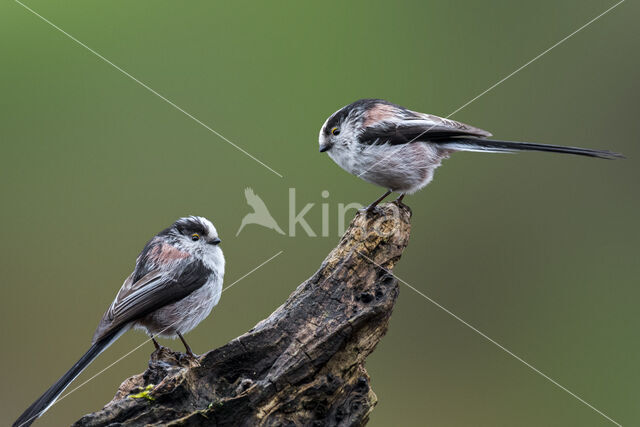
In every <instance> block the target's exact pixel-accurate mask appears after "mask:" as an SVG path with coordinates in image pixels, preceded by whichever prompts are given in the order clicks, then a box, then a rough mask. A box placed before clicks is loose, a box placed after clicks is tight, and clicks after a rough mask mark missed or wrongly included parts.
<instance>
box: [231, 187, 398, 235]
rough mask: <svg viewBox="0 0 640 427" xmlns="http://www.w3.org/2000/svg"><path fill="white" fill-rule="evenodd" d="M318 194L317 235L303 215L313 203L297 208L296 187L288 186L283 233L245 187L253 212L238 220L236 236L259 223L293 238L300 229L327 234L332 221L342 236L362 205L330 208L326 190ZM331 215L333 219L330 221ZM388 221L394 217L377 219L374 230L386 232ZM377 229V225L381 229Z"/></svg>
mask: <svg viewBox="0 0 640 427" xmlns="http://www.w3.org/2000/svg"><path fill="white" fill-rule="evenodd" d="M320 195H321V197H322V199H324V201H323V202H321V203H320V214H321V215H320V216H321V224H320V227H319V228H320V233H319V234H318V233H316V230H317V229H318V227H317V225H316V227H315V228H314V227H312V226H311V224H309V221H307V218H306V215H307V214H309V212H311V211H312V210H313V209H314V207H315V206H316V203H314V202H311V203H307V204H306V205H304V206H302V207H301V209H299V210H298V206H297V201H296V189H295V188H289V210H288V211H289V219H288V229H287V232H286V233H285V232H284V231H283V230H282V228H280V226H279V225H278V222H277V221H276V219H275V218H274V217H273V216H272V215H271V213H270V212H269V209H268V208H267V204H266V203H265V202H264V201H263V200H262V198H260V196H258V195H257V194H256V193H255V192H254V191H253V190H252V189H251V188H246V189H245V190H244V196H245V198H246V199H247V204H248V205H249V206H250V207H251V208H252V209H253V212H251V213H248V214H247V215H245V216H244V218H242V222H241V223H240V228H238V231H237V232H236V236H238V235H239V234H240V232H241V231H242V230H244V229H245V227H246V226H248V225H260V226H262V227H266V228H269V229H271V230H274V231H275V232H277V233H279V234H282V235H287V236H289V237H296V233H297V232H298V231H300V230H302V231H303V232H304V233H306V235H307V236H308V237H318V236H321V237H328V236H329V235H330V228H331V227H330V226H332V224H335V226H333V227H335V229H336V234H335V235H336V236H342V235H343V234H344V232H345V230H346V227H347V225H348V224H349V222H350V221H351V219H352V215H353V214H354V211H356V210H360V209H362V208H363V205H362V204H360V203H357V202H352V203H346V204H345V203H338V204H337V205H336V208H334V209H332V207H331V204H330V203H329V202H328V201H326V200H327V199H328V198H329V192H328V191H326V190H324V191H322V193H320ZM316 210H317V208H316ZM334 215H336V216H334ZM397 215H399V211H397V210H395V209H394V211H393V213H392V214H391V217H396V216H397ZM334 218H335V222H333V221H334ZM389 220H394V218H389V217H388V215H387V216H385V217H382V218H380V219H379V221H377V222H376V225H375V227H376V230H375V231H376V232H377V233H378V234H379V235H385V234H387V233H388V232H389V231H388V227H387V226H385V224H389V222H388V221H389ZM378 228H380V230H379V229H378ZM385 230H386V231H385Z"/></svg>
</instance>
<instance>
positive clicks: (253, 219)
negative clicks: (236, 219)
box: [236, 187, 284, 236]
mask: <svg viewBox="0 0 640 427" xmlns="http://www.w3.org/2000/svg"><path fill="white" fill-rule="evenodd" d="M244 197H245V198H246V199H247V204H248V205H249V206H251V208H252V209H253V212H251V213H248V214H246V215H245V216H244V218H242V222H241V223H240V228H238V231H237V232H236V236H238V234H240V232H241V231H242V229H243V228H244V227H245V226H246V225H249V224H257V225H261V226H263V227H267V228H270V229H271V230H275V231H277V232H278V233H280V234H284V231H282V229H281V228H280V226H279V225H278V223H277V222H276V220H275V219H274V218H273V216H272V215H271V213H270V212H269V209H267V205H266V204H265V203H264V201H263V200H262V199H261V198H260V196H258V195H257V194H256V193H254V192H253V190H252V189H251V188H250V187H247V188H245V190H244Z"/></svg>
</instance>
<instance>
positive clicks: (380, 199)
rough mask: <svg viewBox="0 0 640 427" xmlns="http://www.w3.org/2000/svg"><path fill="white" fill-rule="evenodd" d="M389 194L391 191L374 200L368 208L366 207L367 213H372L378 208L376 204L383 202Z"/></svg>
mask: <svg viewBox="0 0 640 427" xmlns="http://www.w3.org/2000/svg"><path fill="white" fill-rule="evenodd" d="M389 194H391V190H389V191H387V192H386V193H384V194H383V195H382V196H381V197H380V198H379V199H378V200H376V201H375V202H373V203H371V204H370V205H369V206H367V210H368V211H372V210H373V209H374V208H375V207H376V206H378V203H380V202H381V201H383V200H384V199H385V198H386V197H387V196H388V195H389Z"/></svg>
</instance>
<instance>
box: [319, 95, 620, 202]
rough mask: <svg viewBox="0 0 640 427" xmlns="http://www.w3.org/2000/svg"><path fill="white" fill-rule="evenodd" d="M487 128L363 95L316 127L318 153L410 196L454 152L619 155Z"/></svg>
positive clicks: (611, 156) (425, 182)
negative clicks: (505, 137) (511, 137)
mask: <svg viewBox="0 0 640 427" xmlns="http://www.w3.org/2000/svg"><path fill="white" fill-rule="evenodd" d="M490 136H491V134H490V133H489V132H487V131H485V130H482V129H478V128H475V127H473V126H469V125H466V124H464V123H460V122H456V121H454V120H449V119H445V118H442V117H438V116H434V115H431V114H425V113H418V112H416V111H411V110H408V109H406V108H404V107H401V106H399V105H396V104H392V103H391V102H388V101H385V100H383V99H361V100H359V101H356V102H354V103H352V104H349V105H347V106H346V107H343V108H341V109H340V110H338V111H336V112H335V113H333V114H332V115H331V116H330V117H329V118H328V119H327V121H326V122H324V124H323V125H322V128H321V129H320V136H319V143H320V152H321V153H324V152H327V153H328V154H329V157H331V158H332V159H333V161H334V162H336V163H337V164H338V165H339V166H340V167H341V168H343V169H344V170H346V171H347V172H350V173H352V174H354V175H357V176H358V177H359V178H362V179H364V180H365V181H367V182H370V183H372V184H376V185H379V186H381V187H384V188H386V189H388V191H387V192H386V193H384V194H383V195H382V197H380V198H379V199H378V200H376V201H374V202H373V203H371V204H370V205H369V207H368V209H373V208H375V206H376V205H377V204H378V203H380V202H381V201H382V200H384V198H385V197H387V196H388V195H389V194H390V193H391V192H392V191H395V192H398V193H400V196H399V197H398V199H397V201H398V202H402V198H403V197H404V195H405V194H413V193H415V192H416V191H418V190H420V189H421V188H423V187H424V186H426V185H427V184H429V183H430V182H431V180H432V179H433V173H434V171H435V169H436V168H437V167H438V166H440V163H441V162H442V160H443V159H446V158H448V157H449V155H450V154H451V153H455V152H457V151H478V152H483V153H509V152H515V151H548V152H552V153H566V154H578V155H581V156H590V157H600V158H603V159H614V158H621V157H623V156H622V155H620V154H618V153H612V152H610V151H600V150H589V149H585V148H577V147H563V146H559V145H545V144H535V143H530V142H512V141H497V140H493V139H487V138H488V137H490Z"/></svg>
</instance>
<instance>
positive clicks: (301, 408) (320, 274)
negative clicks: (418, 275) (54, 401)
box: [74, 203, 411, 426]
mask: <svg viewBox="0 0 640 427" xmlns="http://www.w3.org/2000/svg"><path fill="white" fill-rule="evenodd" d="M410 217H411V211H410V209H409V208H408V207H406V206H404V205H400V206H398V205H396V204H394V203H387V204H385V205H382V206H380V207H379V209H378V210H376V211H375V212H373V213H364V212H358V214H357V215H356V217H355V218H354V220H353V221H352V222H351V224H350V226H349V229H348V230H347V231H346V233H345V234H344V236H343V237H342V239H341V240H340V243H339V244H338V246H337V247H336V248H334V249H333V250H332V251H331V253H330V254H329V255H328V256H327V258H326V259H325V260H324V261H323V263H322V265H321V266H320V269H319V270H318V271H317V272H316V273H315V274H314V275H313V276H312V277H311V278H309V279H308V280H306V281H305V282H304V283H302V284H301V285H300V286H298V288H297V289H296V290H295V291H293V293H292V294H291V295H290V296H289V298H288V299H287V301H286V302H285V303H284V304H283V305H282V306H280V307H279V308H278V309H277V310H276V311H275V312H273V313H272V314H271V315H270V316H269V317H268V318H266V319H264V320H263V321H261V322H260V323H258V324H257V325H256V326H255V327H254V328H253V329H251V330H250V331H249V332H247V333H245V334H244V335H241V336H239V337H238V338H235V339H234V340H232V341H231V342H229V343H228V344H226V345H224V346H222V347H220V348H217V349H215V350H211V351H209V352H208V353H206V354H204V355H202V356H200V358H199V363H200V365H199V366H197V365H196V364H195V363H193V361H192V360H189V359H188V358H185V357H184V356H183V355H182V354H181V353H178V352H173V351H171V350H169V349H167V348H161V349H160V350H157V351H155V352H154V353H153V354H152V355H151V359H150V361H149V367H148V369H147V370H146V371H145V372H143V373H142V374H138V375H135V376H133V377H131V378H129V379H127V380H125V381H124V382H123V383H122V385H121V386H120V388H119V389H118V391H117V393H116V395H115V397H114V399H113V400H112V401H111V402H109V403H107V405H106V406H105V407H104V408H103V409H101V410H99V411H97V412H94V413H91V414H88V415H85V416H84V417H82V418H81V419H80V420H78V421H77V422H76V423H75V424H74V425H75V426H107V425H123V426H125V425H127V426H128V425H142V424H162V425H171V426H199V425H221V426H222V425H292V424H295V425H344V426H351V425H363V424H365V423H366V422H367V420H368V418H369V414H370V413H371V411H372V410H373V408H374V406H375V404H376V402H377V397H376V395H375V394H374V392H373V390H372V389H371V387H370V378H369V375H368V374H367V371H366V370H365V367H364V362H365V359H366V357H367V356H368V355H369V354H370V353H371V352H372V351H373V350H374V348H375V346H376V344H377V343H378V342H379V341H380V339H381V338H382V336H383V335H384V334H385V332H386V331H387V326H388V323H389V318H390V316H391V311H392V309H393V306H394V303H395V301H396V297H397V296H398V284H397V281H396V280H395V278H393V276H392V275H391V274H390V273H391V271H392V270H393V267H394V265H395V264H396V262H397V261H398V260H399V259H400V256H401V255H402V251H403V250H404V248H405V247H406V246H407V243H408V241H409V234H410V228H411V226H410V222H409V220H410ZM376 264H377V265H376ZM223 303H224V301H223Z"/></svg>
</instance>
